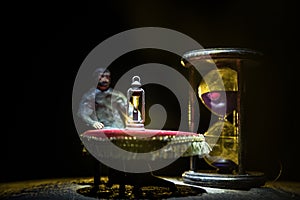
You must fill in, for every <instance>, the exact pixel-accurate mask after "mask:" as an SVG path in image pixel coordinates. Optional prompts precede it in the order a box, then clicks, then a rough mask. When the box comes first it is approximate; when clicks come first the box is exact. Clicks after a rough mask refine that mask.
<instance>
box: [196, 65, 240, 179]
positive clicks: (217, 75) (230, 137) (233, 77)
mask: <svg viewBox="0 0 300 200" xmlns="http://www.w3.org/2000/svg"><path fill="white" fill-rule="evenodd" d="M225 66H226V65H225ZM237 91H238V84H237V72H236V71H235V70H233V69H231V68H230V67H224V66H223V65H222V66H219V68H217V69H214V70H211V71H210V72H209V73H208V74H207V75H205V77H204V78H203V79H202V81H201V83H200V85H199V87H198V93H199V97H200V99H201V101H202V102H203V104H204V105H205V106H206V107H207V108H208V109H209V110H210V111H211V112H212V113H214V114H215V115H217V116H218V121H217V122H216V123H215V124H213V125H212V126H210V127H209V129H208V130H207V132H206V133H205V134H204V135H205V137H206V140H207V142H208V143H209V144H210V145H213V149H212V151H211V152H210V153H209V154H208V155H206V156H205V157H204V159H205V160H206V161H207V163H209V164H210V165H212V166H213V167H215V168H217V170H218V172H219V173H224V174H225V173H233V171H234V170H236V169H237V166H238V151H237V149H238V141H237V127H236V124H237V123H236V119H237V113H236V103H237ZM230 115H232V117H231V118H232V120H231V121H229V120H228V116H230Z"/></svg>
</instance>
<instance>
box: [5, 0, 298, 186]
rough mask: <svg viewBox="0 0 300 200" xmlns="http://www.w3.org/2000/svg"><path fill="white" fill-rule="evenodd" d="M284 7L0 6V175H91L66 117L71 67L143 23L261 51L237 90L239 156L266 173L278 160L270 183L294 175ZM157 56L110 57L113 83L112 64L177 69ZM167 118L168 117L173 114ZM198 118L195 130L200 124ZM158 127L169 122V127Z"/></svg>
mask: <svg viewBox="0 0 300 200" xmlns="http://www.w3.org/2000/svg"><path fill="white" fill-rule="evenodd" d="M292 7H293V6H292V5H289V4H288V3H285V1H280V0H277V1H269V2H265V1H258V0H254V1H237V0H224V1H221V0H220V1H217V0H214V1H202V0H198V1H192V0H188V1H169V0H167V1H106V2H105V1H102V2H101V1H99V2H98V3H95V2H94V3H90V2H85V1H84V2H83V1H82V2H78V3H74V2H72V3H62V2H57V3H55V2H48V3H41V2H39V3H27V2H26V3H15V4H10V5H5V6H4V7H3V9H4V10H6V11H7V12H5V13H4V18H3V19H4V27H3V28H2V32H3V33H5V35H4V36H3V37H2V38H3V39H4V43H5V44H7V45H5V49H4V53H3V55H4V58H3V61H4V62H3V65H2V68H1V69H2V70H1V71H2V73H1V74H2V77H3V78H2V80H4V79H5V81H3V85H2V88H3V89H4V90H2V91H3V93H2V100H3V103H2V107H3V109H2V110H3V112H2V118H3V119H4V120H3V122H2V123H1V124H2V127H3V129H2V139H1V169H2V170H1V173H0V178H1V181H13V180H24V179H36V178H53V177H69V176H85V175H87V176H89V175H92V169H91V166H92V165H91V161H90V160H89V159H87V158H86V157H83V156H82V154H81V153H82V152H81V142H80V140H79V137H78V134H77V132H76V129H75V126H74V122H73V116H72V89H73V83H74V80H75V77H76V74H77V70H78V69H79V67H80V65H81V63H82V62H83V60H84V59H85V57H86V56H87V55H88V53H89V52H90V51H91V50H92V49H93V48H94V47H95V46H97V45H98V44H99V43H101V42H102V41H103V40H105V39H107V38H109V37H111V36H113V35H115V34H117V33H120V32H122V31H125V30H128V29H132V28H137V27H144V26H155V27H165V28H170V29H173V30H176V31H179V32H182V33H184V34H186V35H188V36H190V37H192V38H194V39H195V40H196V41H198V42H199V43H200V44H201V45H202V46H203V47H205V48H211V47H245V48H251V49H255V50H258V51H261V52H263V53H264V58H263V60H262V65H261V66H260V68H259V69H257V71H255V72H254V73H253V74H251V75H249V78H250V80H251V84H250V86H249V87H248V88H247V91H248V93H249V95H248V96H249V98H248V99H247V100H246V109H247V113H248V115H247V123H246V127H247V132H249V133H250V134H249V136H248V141H247V144H248V145H247V152H248V157H247V162H248V165H249V167H250V168H251V167H252V168H253V169H261V170H263V171H265V172H266V173H267V174H268V176H269V177H270V179H273V178H275V177H276V176H277V174H278V173H279V169H280V165H281V166H282V174H281V176H280V179H283V180H299V173H298V170H297V165H296V161H297V160H296V159H297V158H298V156H297V153H298V152H299V151H298V149H297V145H298V141H297V139H298V138H299V136H298V132H299V131H297V129H296V125H297V124H296V123H297V119H298V118H299V117H293V114H296V116H297V113H298V111H299V108H298V106H297V102H298V101H297V99H298V98H297V96H296V95H297V91H296V89H297V88H296V73H295V72H294V70H295V68H296V67H297V62H296V58H297V56H294V55H295V54H296V52H297V51H296V49H295V48H294V43H295V40H296V38H295V34H294V32H293V28H294V27H295V24H294V22H295V21H296V20H295V18H294V15H296V14H294V13H293V12H292V10H293V9H292ZM149 55H150V56H149ZM160 55H161V53H160V52H150V51H149V52H146V51H145V52H136V54H133V55H126V56H124V57H125V58H120V59H119V60H117V61H116V62H115V64H114V65H113V66H112V68H111V69H112V73H113V74H114V80H113V81H116V80H117V78H118V77H119V76H121V75H122V71H121V69H118V65H119V64H123V65H125V66H126V65H127V66H134V65H138V64H142V63H147V62H162V63H164V64H167V65H180V63H179V59H180V58H178V57H174V55H167V56H160ZM168 56H169V57H168ZM6 79H8V81H7V80H6ZM160 89H162V88H160ZM149 90H150V89H149ZM153 93H155V91H153ZM165 93H167V92H165ZM158 98H159V97H158ZM164 103H165V104H166V105H170V104H168V102H164ZM173 103H174V105H176V102H173ZM171 105H172V104H171ZM203 109H204V108H203ZM203 112H205V111H203ZM170 115H171V116H173V118H172V117H171V121H172V119H173V120H174V119H177V118H178V113H176V112H173V113H171V114H170ZM203 123H204V127H203V130H202V129H201V130H200V131H204V130H205V123H206V122H203ZM166 128H173V127H172V123H170V124H167V125H166ZM295 129H296V130H295ZM186 162H187V161H183V162H182V166H181V168H178V166H176V167H172V166H169V168H170V169H171V170H168V171H176V170H177V171H178V169H181V170H182V171H184V170H186V169H187V168H188V165H187V163H186ZM166 172H167V171H166ZM179 173H181V171H180V172H179Z"/></svg>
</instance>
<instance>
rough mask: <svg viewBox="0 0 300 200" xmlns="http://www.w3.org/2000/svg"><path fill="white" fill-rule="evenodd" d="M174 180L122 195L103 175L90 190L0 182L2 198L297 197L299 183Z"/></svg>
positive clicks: (61, 183)
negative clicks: (222, 185)
mask: <svg viewBox="0 0 300 200" xmlns="http://www.w3.org/2000/svg"><path fill="white" fill-rule="evenodd" d="M166 179H168V180H171V181H173V182H174V183H175V184H176V187H177V189H178V191H177V193H176V194H174V193H172V192H170V191H169V189H168V188H163V187H158V186H151V187H144V188H142V190H141V192H140V193H139V196H137V195H136V194H134V192H133V186H130V185H126V186H125V192H124V193H123V195H120V194H119V185H113V186H112V187H106V184H105V183H106V180H105V177H104V178H102V179H101V180H102V182H101V183H102V184H101V185H100V186H99V188H97V190H93V189H94V187H93V179H92V178H66V179H49V180H32V181H23V182H11V183H1V185H0V199H1V200H2V199H3V200H29V199H38V200H50V199H51V200H53V199H59V200H60V199H61V200H71V199H72V200H95V199H222V200H224V199H232V200H235V199H239V200H240V199H246V200H247V199H260V200H261V199H272V200H285V199H286V200H291V199H297V200H298V199H299V200H300V183H296V182H275V183H274V182H267V183H266V185H265V186H264V187H261V188H252V189H250V190H225V189H217V188H208V187H198V186H191V185H187V184H185V183H183V182H182V181H181V179H180V178H166Z"/></svg>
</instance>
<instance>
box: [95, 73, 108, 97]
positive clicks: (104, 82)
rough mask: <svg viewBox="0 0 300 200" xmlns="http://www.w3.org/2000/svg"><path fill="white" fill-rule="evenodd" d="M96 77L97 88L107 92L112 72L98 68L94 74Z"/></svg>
mask: <svg viewBox="0 0 300 200" xmlns="http://www.w3.org/2000/svg"><path fill="white" fill-rule="evenodd" d="M94 76H95V77H96V78H97V80H98V85H97V88H98V89H99V90H101V91H105V90H107V89H108V88H109V86H110V71H109V70H108V69H105V68H98V69H96V70H95V72H94Z"/></svg>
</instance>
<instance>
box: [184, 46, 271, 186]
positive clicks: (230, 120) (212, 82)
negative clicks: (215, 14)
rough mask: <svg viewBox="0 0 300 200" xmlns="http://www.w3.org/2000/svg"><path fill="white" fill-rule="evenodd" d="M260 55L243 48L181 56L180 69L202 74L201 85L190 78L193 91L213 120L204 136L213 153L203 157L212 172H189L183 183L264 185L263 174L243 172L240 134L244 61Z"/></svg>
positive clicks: (241, 135)
mask: <svg viewBox="0 0 300 200" xmlns="http://www.w3.org/2000/svg"><path fill="white" fill-rule="evenodd" d="M260 55H261V54H260V53H259V52H256V51H253V50H250V49H242V48H213V49H200V50H194V51H191V52H187V53H185V54H184V55H183V58H182V65H183V66H185V67H188V68H189V70H194V68H195V69H197V70H198V71H199V72H200V73H201V76H202V79H201V81H200V82H197V80H195V75H194V74H195V73H194V72H193V73H190V75H191V76H190V77H189V78H190V79H191V82H192V83H197V84H198V85H197V86H196V87H197V88H196V90H197V91H198V97H199V99H200V100H201V102H202V103H203V104H204V105H205V107H206V108H207V109H208V110H209V111H210V112H211V113H212V114H213V115H214V116H216V119H215V120H211V122H210V125H209V128H208V129H207V131H206V132H205V133H204V136H205V139H206V141H207V143H208V144H209V145H210V146H211V147H212V151H211V152H210V153H209V154H207V155H205V156H204V157H203V158H204V160H205V161H206V162H207V163H208V164H209V165H210V166H212V168H213V169H215V170H206V171H205V170H204V171H196V170H194V169H191V170H190V171H187V172H184V173H183V175H182V177H183V181H184V182H186V183H189V184H196V185H201V186H212V187H220V188H250V187H257V186H262V185H263V184H264V183H265V176H264V174H263V173H261V172H249V171H246V167H245V143H246V141H245V135H244V134H245V132H244V131H243V132H242V130H243V125H244V121H243V120H244V116H245V115H244V114H245V113H244V106H243V105H242V103H243V100H242V99H243V98H244V97H245V90H244V88H245V81H244V78H243V75H244V73H245V72H244V69H245V67H248V66H246V61H251V60H255V59H256V58H258V57H259V56H260ZM194 87H195V86H194ZM191 105H193V103H192V104H191ZM191 110H193V109H191ZM211 119H213V118H211Z"/></svg>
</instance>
